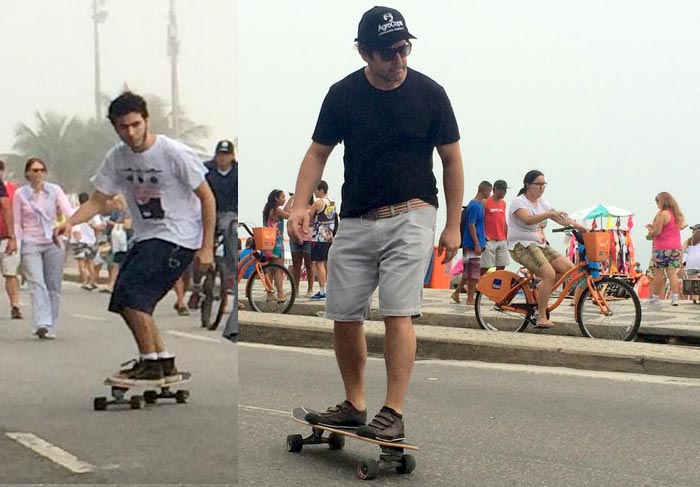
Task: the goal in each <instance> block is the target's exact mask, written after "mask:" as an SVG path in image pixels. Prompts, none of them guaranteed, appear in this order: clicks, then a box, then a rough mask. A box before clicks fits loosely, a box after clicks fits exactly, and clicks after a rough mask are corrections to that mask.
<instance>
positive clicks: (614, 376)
mask: <svg viewBox="0 0 700 487" xmlns="http://www.w3.org/2000/svg"><path fill="white" fill-rule="evenodd" d="M415 365H416V366H420V365H440V366H448V367H449V366H451V367H462V368H469V369H487V370H504V371H507V372H527V373H530V374H542V375H562V376H567V377H583V378H589V379H607V380H615V381H620V382H639V383H645V384H663V385H675V386H687V387H700V379H692V378H686V377H672V376H667V375H649V374H634V373H630V372H608V371H602V370H582V369H569V368H566V367H546V366H543V365H523V364H499V363H490V362H476V361H460V360H420V361H417V362H416V364H415Z"/></svg>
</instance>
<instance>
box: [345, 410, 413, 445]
mask: <svg viewBox="0 0 700 487" xmlns="http://www.w3.org/2000/svg"><path fill="white" fill-rule="evenodd" d="M357 434H358V436H364V437H365V438H372V439H374V440H380V441H387V442H390V443H393V442H401V441H404V440H405V439H406V436H405V435H404V431H403V416H399V415H398V414H397V413H396V411H394V410H393V409H391V408H388V407H386V406H384V407H383V408H382V409H381V410H380V411H379V413H377V415H376V416H375V417H374V419H373V420H372V421H371V422H370V423H369V424H368V425H366V426H361V427H359V428H357Z"/></svg>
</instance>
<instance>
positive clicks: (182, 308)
mask: <svg viewBox="0 0 700 487" xmlns="http://www.w3.org/2000/svg"><path fill="white" fill-rule="evenodd" d="M173 308H174V309H175V311H177V314H178V316H189V315H190V310H188V309H187V306H178V305H177V303H176V304H174V305H173Z"/></svg>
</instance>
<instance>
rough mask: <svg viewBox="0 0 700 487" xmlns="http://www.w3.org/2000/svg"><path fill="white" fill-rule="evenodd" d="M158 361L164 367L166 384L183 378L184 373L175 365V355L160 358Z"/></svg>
mask: <svg viewBox="0 0 700 487" xmlns="http://www.w3.org/2000/svg"><path fill="white" fill-rule="evenodd" d="M158 361H159V362H160V364H161V366H162V367H163V379H164V380H165V383H166V384H167V383H170V382H178V381H180V380H182V374H180V372H178V370H177V367H175V357H169V358H159V359H158Z"/></svg>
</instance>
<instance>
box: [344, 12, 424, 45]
mask: <svg viewBox="0 0 700 487" xmlns="http://www.w3.org/2000/svg"><path fill="white" fill-rule="evenodd" d="M415 38H416V37H415V36H414V35H413V34H411V33H410V32H408V27H407V26H406V21H405V20H404V18H403V15H401V12H399V11H398V10H396V9H394V8H389V7H372V8H371V9H369V10H368V11H366V12H365V13H364V15H363V16H362V19H360V24H359V25H358V26H357V38H356V39H355V42H357V43H358V44H364V45H366V46H367V47H389V46H391V45H392V44H394V43H396V42H398V41H400V40H403V39H415Z"/></svg>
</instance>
